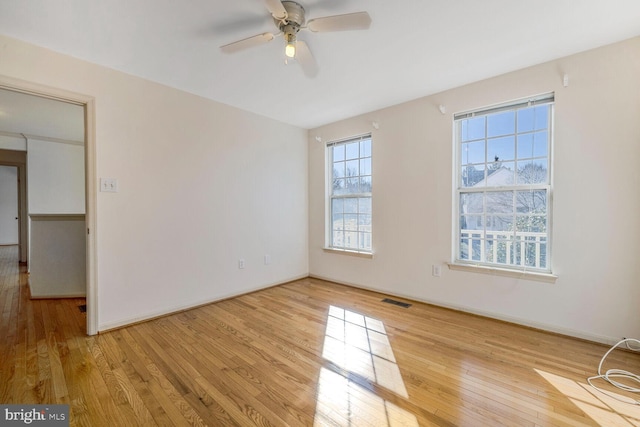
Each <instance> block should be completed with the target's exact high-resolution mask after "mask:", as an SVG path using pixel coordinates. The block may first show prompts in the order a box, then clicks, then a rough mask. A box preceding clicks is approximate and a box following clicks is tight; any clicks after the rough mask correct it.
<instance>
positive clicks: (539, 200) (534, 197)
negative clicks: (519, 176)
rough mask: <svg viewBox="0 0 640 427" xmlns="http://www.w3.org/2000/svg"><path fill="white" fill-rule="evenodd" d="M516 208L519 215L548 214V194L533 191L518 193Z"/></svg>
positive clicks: (541, 191)
mask: <svg viewBox="0 0 640 427" xmlns="http://www.w3.org/2000/svg"><path fill="white" fill-rule="evenodd" d="M516 207H517V211H518V213H536V214H541V213H546V212H547V192H546V190H531V191H517V192H516Z"/></svg>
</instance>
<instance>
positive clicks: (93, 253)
mask: <svg viewBox="0 0 640 427" xmlns="http://www.w3.org/2000/svg"><path fill="white" fill-rule="evenodd" d="M0 88H2V89H8V90H13V91H17V92H23V93H26V94H30V95H36V96H40V97H44V98H49V99H55V100H58V101H63V102H68V103H72V104H76V105H84V111H85V144H84V145H85V200H86V226H87V231H88V233H87V256H86V264H87V296H86V298H87V334H88V335H95V334H97V333H98V277H97V268H96V267H97V262H98V255H97V249H96V248H97V242H96V229H97V227H96V225H97V219H96V211H97V196H96V191H95V190H96V154H95V153H96V136H95V98H94V97H93V96H89V95H83V94H80V93H76V92H71V91H68V90H65V89H59V88H54V87H51V86H45V85H42V84H38V83H32V82H29V81H26V80H21V79H16V78H13V77H8V76H3V75H0ZM89 231H90V232H89Z"/></svg>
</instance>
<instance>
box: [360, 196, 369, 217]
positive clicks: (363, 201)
mask: <svg viewBox="0 0 640 427" xmlns="http://www.w3.org/2000/svg"><path fill="white" fill-rule="evenodd" d="M358 212H359V213H361V214H363V213H364V214H371V198H369V197H361V198H359V199H358Z"/></svg>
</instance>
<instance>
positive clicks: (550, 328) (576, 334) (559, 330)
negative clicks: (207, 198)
mask: <svg viewBox="0 0 640 427" xmlns="http://www.w3.org/2000/svg"><path fill="white" fill-rule="evenodd" d="M309 277H311V278H314V279H320V280H326V281H328V282H334V283H338V284H340V285H345V286H351V287H354V288H360V289H365V290H368V291H373V292H378V293H381V294H386V295H389V296H396V297H399V298H405V299H408V300H412V301H416V302H423V303H425V304H431V305H435V306H438V307H443V308H448V309H451V310H456V311H461V312H464V313H470V314H475V315H478V316H482V317H487V318H490V319H496V320H501V321H503V322H509V323H513V324H516V325H521V326H526V327H529V328H534V329H539V330H541V331H547V332H552V333H555V334H560V335H566V336H569V337H573V338H579V339H582V340H587V341H593V342H597V343H601V344H607V345H614V344H616V343H617V342H618V341H620V338H619V337H618V338H614V337H608V336H604V335H597V334H591V333H585V332H583V331H577V330H574V329H570V328H564V327H560V326H556V325H551V324H547V323H541V322H535V321H531V320H529V319H524V318H520V317H514V316H506V315H503V314H500V313H494V312H491V311H485V310H478V309H476V308H473V307H467V306H463V305H456V304H450V303H447V302H443V301H438V300H433V299H422V298H416V297H415V296H410V295H405V294H402V293H391V292H389V291H387V290H381V289H376V288H372V287H368V286H363V285H360V284H357V283H349V282H345V281H341V280H336V279H332V278H330V277H323V276H319V275H316V274H310V275H309Z"/></svg>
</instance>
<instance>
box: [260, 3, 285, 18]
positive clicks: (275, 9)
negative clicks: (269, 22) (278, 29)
mask: <svg viewBox="0 0 640 427" xmlns="http://www.w3.org/2000/svg"><path fill="white" fill-rule="evenodd" d="M264 5H265V6H266V7H267V9H268V10H269V12H270V13H271V15H272V16H273V17H274V18H275V19H286V18H287V9H285V8H284V6H283V5H282V2H281V1H280V0H264Z"/></svg>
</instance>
